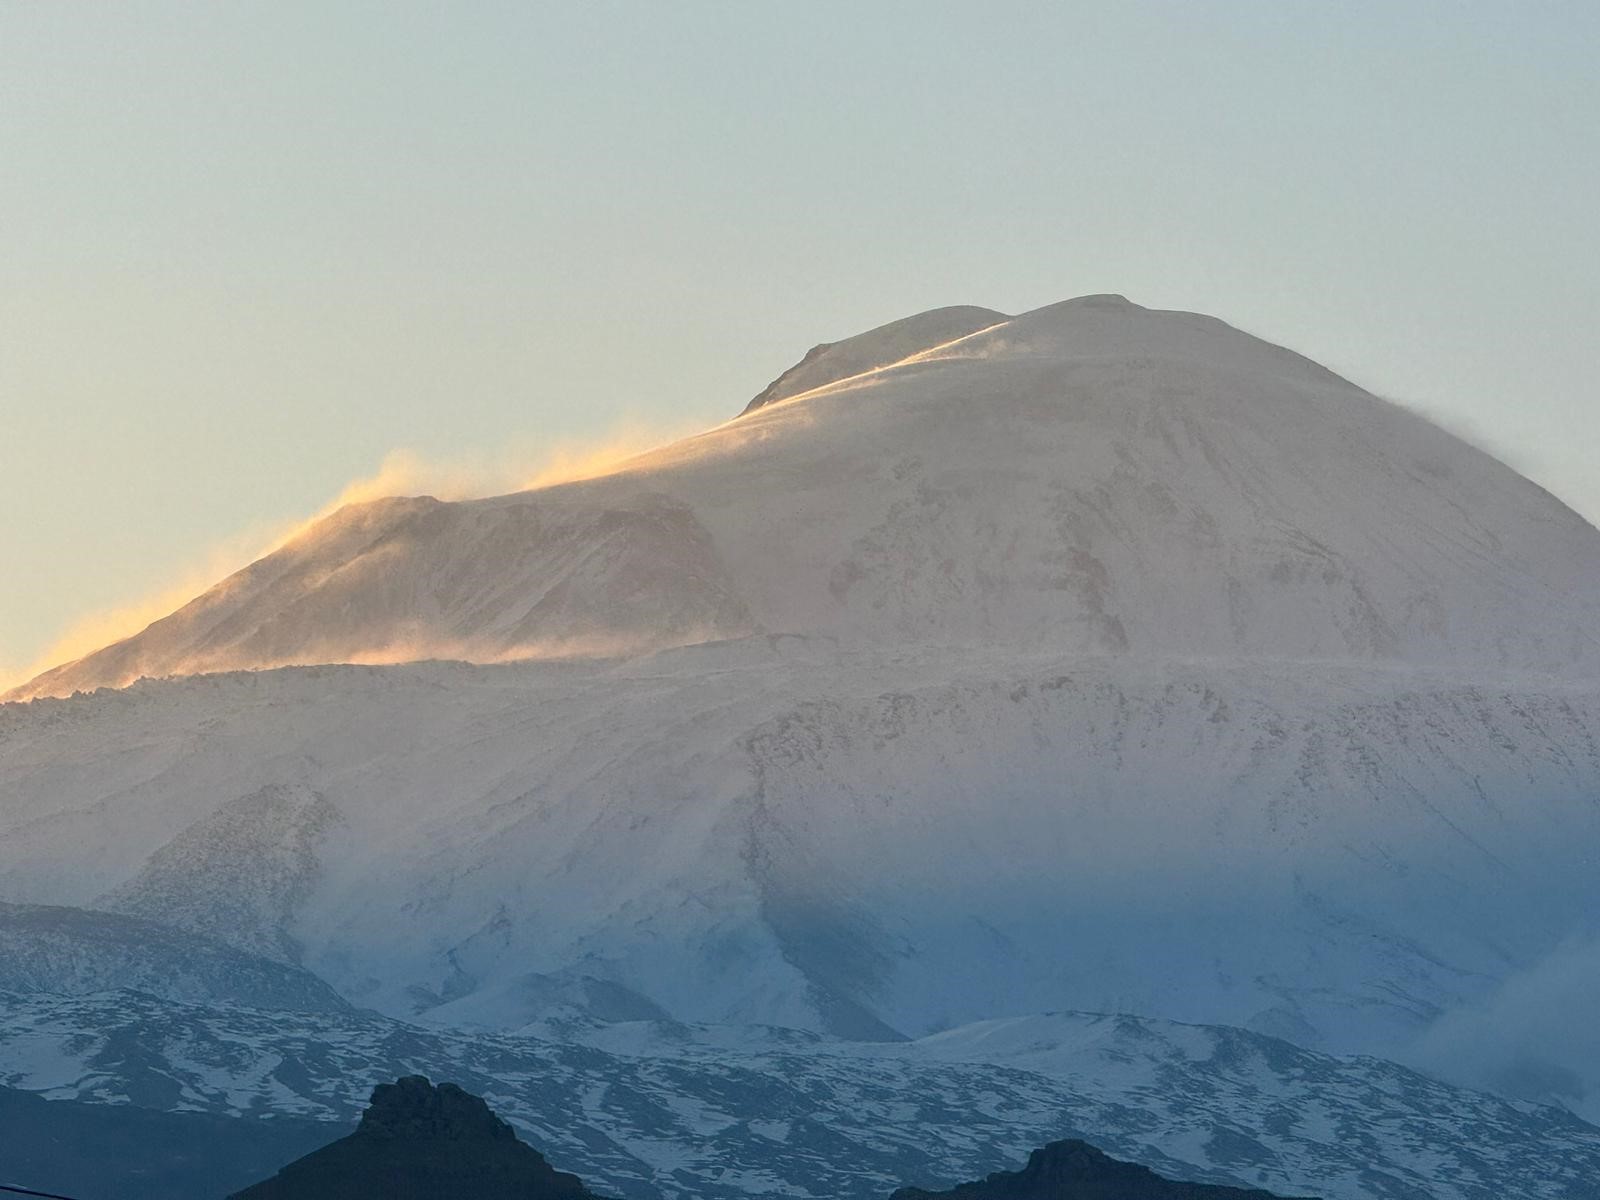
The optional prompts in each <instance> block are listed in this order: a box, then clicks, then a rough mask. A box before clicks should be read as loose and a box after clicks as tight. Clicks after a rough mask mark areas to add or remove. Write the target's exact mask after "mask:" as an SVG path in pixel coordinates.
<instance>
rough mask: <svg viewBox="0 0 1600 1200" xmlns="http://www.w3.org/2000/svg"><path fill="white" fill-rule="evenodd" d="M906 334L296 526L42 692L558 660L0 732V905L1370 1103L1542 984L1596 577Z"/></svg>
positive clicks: (341, 958) (1261, 377)
mask: <svg viewBox="0 0 1600 1200" xmlns="http://www.w3.org/2000/svg"><path fill="white" fill-rule="evenodd" d="M950 311H951V310H942V311H941V313H935V314H928V315H926V316H925V317H924V318H913V319H911V320H910V321H909V322H902V323H899V324H897V325H892V326H886V327H884V329H883V330H879V331H875V333H874V334H869V335H864V336H863V338H860V339H853V340H852V341H851V342H846V343H840V344H839V345H838V346H836V347H834V348H832V349H830V350H827V351H824V352H823V353H821V354H819V355H817V356H815V358H814V359H813V361H812V363H811V364H810V367H808V368H806V370H807V371H811V372H813V373H812V374H805V373H804V372H802V371H801V370H800V369H798V368H797V372H796V375H795V378H796V379H797V380H799V383H797V384H795V386H800V385H802V384H806V383H809V382H811V381H812V380H817V381H820V384H819V385H818V386H813V387H812V388H811V390H808V391H803V392H798V393H796V394H794V395H788V396H787V398H782V396H783V395H786V394H787V393H786V391H785V389H784V388H783V387H779V388H778V389H777V390H776V391H775V392H774V398H773V399H772V401H771V402H770V403H765V404H763V405H762V406H760V407H758V408H756V409H755V410H754V411H752V412H750V413H749V414H748V415H746V416H743V417H740V418H738V419H736V420H733V421H730V422H729V423H728V424H726V425H723V426H720V427H718V428H717V429H714V430H711V431H709V432H708V433H706V434H703V435H701V436H699V437H696V438H691V439H689V440H687V441H685V442H681V443H677V444H675V445H673V446H669V447H667V448H665V449H663V450H660V451H656V452H653V453H651V454H649V455H646V456H644V457H641V458H639V459H636V460H634V461H632V462H631V463H630V464H628V465H626V466H625V467H624V468H623V469H621V470H619V471H618V472H617V473H615V474H613V475H610V476H607V477H604V478H599V479H594V480H589V481H585V482H580V483H573V484H568V485H564V486H560V487H555V488H549V489H545V490H540V491H533V492H526V493H519V494H516V495H511V496H503V497H498V498H494V499H487V500H480V501H473V502H466V503H457V504H442V503H439V502H437V501H433V500H428V499H414V500H390V501H383V502H379V503H377V504H372V505H367V506H364V507H359V508H352V509H347V510H345V511H343V512H341V513H339V514H336V515H335V516H334V517H332V518H330V519H329V520H327V521H326V522H324V523H322V524H321V525H319V526H317V527H315V528H313V529H312V530H311V531H310V532H308V533H307V534H306V535H305V536H304V537H302V538H301V539H299V540H298V541H296V542H295V543H293V544H291V545H289V546H287V547H285V548H284V549H283V550H282V551H280V552H278V553H277V554H274V555H272V556H270V557H268V558H266V559H264V560H262V561H261V562H258V563H256V564H254V565H253V566H251V567H249V568H247V569H246V570H245V571H243V572H241V573H240V574H238V575H236V576H234V577H232V578H231V579H229V580H226V581H224V582H223V583H222V584H221V585H219V586H218V587H217V588H216V589H214V590H213V591H211V592H209V593H207V594H206V595H204V596H202V597H200V598H199V599H197V600H195V601H194V602H193V603H191V604H190V605H189V606H187V607H186V608H184V609H183V610H181V611H180V612H178V613H176V614H174V615H173V616H171V617H169V618H167V619H166V620H164V621H161V622H158V623H156V624H155V625H154V626H152V627H151V628H150V629H149V630H147V631H146V632H145V633H143V634H141V635H139V636H138V637H136V638H133V639H130V640H129V641H127V642H124V643H121V644H119V645H117V646H113V647H110V648H108V649H107V650H104V651H101V652H100V653H98V654H95V655H91V656H89V657H88V658H86V659H84V660H82V661H80V662H78V663H76V664H72V665H69V666H67V667H65V668H61V669H60V670H59V671H58V672H56V673H54V674H53V675H52V676H51V677H48V678H47V679H46V680H45V681H43V682H42V683H40V684H39V689H41V690H57V689H68V690H70V689H71V688H73V687H88V686H92V685H94V684H97V683H107V684H115V683H124V682H126V681H127V680H128V679H130V678H132V677H133V676H136V675H138V674H140V673H155V674H159V673H165V672H184V671H189V670H196V669H201V668H216V667H227V666H244V667H255V666H266V665H271V664H274V663H292V662H296V661H304V660H314V659H317V658H343V659H377V660H384V661H388V660H393V659H397V658H402V657H406V656H407V655H417V654H449V655H460V656H462V657H466V658H476V659H485V660H487V659H501V658H514V657H518V656H536V655H540V654H549V653H563V654H566V655H567V656H568V657H566V658H565V659H563V661H559V662H552V661H528V662H515V663H504V664H502V665H496V666H491V665H477V666H472V665H467V664H465V663H454V664H450V663H421V664H409V665H388V666H315V667H296V668H288V669H280V670H274V671H262V672H257V673H254V674H251V673H244V672H238V673H227V674H217V675H209V676H203V677H198V678H184V679H175V680H171V681H165V682H146V683H142V684H138V685H136V686H132V687H128V688H125V689H123V690H120V691H111V690H103V691H100V692H97V693H95V694H93V695H89V696H81V697H76V698H72V699H68V700H40V701H36V702H34V703H33V704H29V705H12V706H7V707H5V708H4V709H3V710H0V899H8V900H15V901H26V902H33V903H52V904H62V905H77V906H87V907H117V908H119V909H121V910H123V911H126V912H130V913H135V914H138V915H142V916H152V917H156V918H158V919H160V920H162V921H165V922H168V923H171V924H176V925H181V926H185V927H187V928H189V929H191V930H195V931H198V932H202V933H206V934H209V935H211V936H215V937H233V938H235V939H236V940H237V944H239V945H240V946H241V947H242V948H244V949H247V950H251V951H253V952H256V953H258V954H267V955H271V956H274V957H276V958H278V959H281V960H287V961H290V962H298V963H299V964H301V965H303V966H304V967H306V968H308V969H310V970H312V971H314V972H316V973H317V974H319V975H320V976H322V977H323V978H325V979H326V980H328V981H329V982H330V983H332V984H333V985H334V986H335V987H337V988H338V989H339V991H340V992H341V993H342V994H343V995H344V996H345V997H347V998H348V999H351V1000H354V1001H356V1002H358V1003H361V1004H367V1005H371V1006H373V1007H376V1008H379V1009H381V1010H383V1011H385V1012H388V1013H391V1014H396V1015H402V1016H408V1017H409V1016H415V1015H418V1014H427V1015H429V1019H433V1020H437V1021H439V1022H441V1023H452V1024H458V1025H467V1024H474V1025H479V1026H486V1027H496V1028H502V1029H505V1028H515V1027H518V1026H520V1025H522V1024H524V1023H526V1022H528V1021H531V1020H535V1019H538V1018H540V1017H541V1016H544V1015H546V1013H547V1010H549V1009H550V1008H552V1007H560V1006H561V1005H563V1004H568V1003H573V1002H578V1003H580V1004H587V1003H588V999H586V998H595V997H599V998H600V1001H596V1003H600V1002H601V1001H603V1003H604V1005H605V1006H606V1007H607V1008H608V1010H609V1011H613V1012H617V1013H633V1014H642V1013H665V1014H668V1015H670V1016H673V1017H677V1018H686V1019H696V1020H712V1021H721V1022H730V1023H737V1022H750V1021H762V1022H770V1023H774V1024H784V1025H790V1026H797V1027H802V1028H811V1029H824V1030H829V1031H831V1032H835V1033H841V1034H846V1035H849V1036H854V1037H873V1038H891V1037H896V1036H900V1035H907V1036H917V1035H922V1034H926V1033H928V1032H930V1031H933V1030H937V1029H940V1028H944V1027H947V1026H950V1025H954V1024H960V1023H964V1022H969V1021H973V1020H979V1019H984V1018H990V1017H998V1016H1008V1015H1018V1014H1023V1013H1027V1012H1033V1011H1040V1010H1046V1009H1055V1008H1061V1007H1073V1008H1082V1009H1098V1010H1121V1011H1133V1012H1144V1013H1149V1014H1153V1015H1159V1016H1164V1017H1170V1018H1177V1019H1181V1020H1191V1021H1204V1022H1212V1023H1226V1024H1234V1025H1244V1026H1248V1027H1250V1028H1252V1029H1255V1030H1260V1031H1265V1032H1270V1033H1273V1034H1275V1035H1279V1036H1284V1037H1288V1038H1291V1039H1293V1040H1296V1041H1299V1042H1302V1043H1305V1044H1308V1045H1322V1046H1326V1047H1330V1048H1336V1049H1361V1050H1380V1051H1388V1052H1398V1051H1400V1050H1401V1049H1403V1048H1404V1047H1405V1046H1406V1045H1408V1044H1409V1042H1410V1040H1411V1039H1413V1038H1414V1037H1416V1036H1417V1034H1418V1033H1419V1031H1421V1030H1423V1029H1425V1028H1426V1027H1427V1026H1428V1025H1429V1024H1430V1023H1431V1022H1433V1021H1434V1020H1435V1019H1436V1018H1437V1017H1438V1016H1439V1014H1441V1013H1444V1012H1447V1011H1450V1010H1452V1009H1454V1008H1456V1007H1458V1006H1461V1005H1464V1004H1470V1003H1473V1002H1477V1001H1480V1000H1485V999H1486V998H1488V997H1490V996H1491V995H1493V994H1495V991H1496V989H1497V987H1499V986H1500V985H1501V984H1502V983H1503V982H1504V981H1506V980H1508V979H1511V978H1514V977H1515V976H1516V975H1517V974H1518V973H1519V972H1522V971H1524V970H1527V969H1531V968H1532V967H1533V966H1534V965H1535V964H1537V963H1539V962H1541V961H1543V960H1544V959H1546V957H1547V956H1549V955H1550V954H1552V953H1555V952H1556V951H1558V950H1559V949H1560V947H1562V946H1563V945H1568V944H1571V940H1572V939H1575V938H1582V937H1584V936H1592V935H1593V934H1594V933H1595V932H1596V930H1594V929H1593V928H1592V924H1593V922H1594V920H1595V914H1597V913H1600V883H1597V877H1596V873H1595V871H1594V869H1593V861H1592V855H1593V847H1594V846H1596V845H1600V799H1597V797H1600V685H1597V683H1596V677H1597V664H1600V660H1597V651H1596V647H1597V642H1596V637H1597V634H1600V533H1596V531H1595V530H1594V529H1593V528H1591V527H1590V526H1588V525H1587V524H1585V523H1584V522H1583V521H1582V520H1580V519H1579V518H1578V517H1577V516H1575V515H1574V514H1573V513H1572V512H1570V511H1569V510H1568V509H1566V508H1564V507H1563V506H1562V505H1561V504H1559V503H1558V502H1557V501H1555V500H1554V499H1552V498H1551V497H1550V496H1548V495H1547V494H1546V493H1544V492H1542V491H1541V490H1540V489H1538V488H1537V487H1535V486H1534V485H1533V484H1531V483H1529V482H1528V481H1527V480H1525V479H1523V478H1521V477H1520V476H1518V475H1517V474H1516V473H1514V472H1513V471H1511V470H1509V469H1508V468H1506V467H1505V466H1503V465H1501V464H1500V463H1498V462H1496V461H1495V460H1493V459H1492V458H1490V457H1488V456H1487V455H1485V454H1483V453H1481V452H1479V451H1478V450H1476V449H1474V448H1472V447H1471V446H1468V445H1466V444H1465V443H1463V442H1461V441H1459V440H1458V439H1456V438H1454V437H1452V436H1450V435H1449V434H1446V433H1444V432H1442V431H1440V430H1438V429H1436V428H1434V427H1433V426H1431V425H1429V424H1427V423H1426V422H1424V421H1422V420H1420V419H1419V418H1417V417H1415V416H1413V415H1411V414H1409V413H1407V412H1405V411H1403V410H1401V409H1399V408H1396V407H1394V406H1392V405H1390V404H1387V403H1385V402H1383V401H1381V400H1378V399H1376V398H1375V397H1373V396H1371V395H1369V394H1367V393H1365V392H1363V391H1361V390H1360V389H1358V388H1355V387H1353V386H1352V385H1350V384H1348V383H1346V382H1344V381H1342V380H1340V379H1338V378H1337V377H1336V376H1334V375H1332V374H1330V373H1329V372H1327V371H1325V370H1323V369H1322V368H1320V367H1318V366H1316V365H1315V364H1314V363H1311V362H1308V361H1307V360H1305V359H1303V358H1301V357H1299V356H1297V355H1295V354H1292V353H1290V352H1288V351H1286V350H1282V349H1280V348H1277V347H1274V346H1271V345H1268V344H1266V343H1263V342H1261V341H1259V340H1257V339H1255V338H1252V337H1250V336H1248V335H1246V334H1243V333H1240V332H1239V331H1237V330H1234V329H1232V328H1230V327H1228V326H1227V325H1224V324H1222V323H1221V322H1219V321H1216V320H1213V319H1210V318H1206V317H1199V316H1194V315H1191V314H1185V313H1169V312H1154V311H1149V310H1146V309H1143V308H1140V307H1138V306H1136V305H1133V304H1129V303H1128V302H1126V301H1124V300H1121V299H1120V298H1116V297H1089V298H1085V299H1081V300H1076V301H1069V302H1067V303H1065V304H1060V305H1055V306H1052V307H1050V308H1046V309H1041V310H1039V311H1037V312H1033V313H1029V314H1026V315H1023V316H1020V317H1016V318H1012V319H1000V318H996V314H991V313H987V312H982V311H974V310H956V312H957V316H956V317H950V316H949V313H950ZM963 314H964V315H963ZM991 318H996V319H995V320H991ZM875 339H876V340H877V342H881V345H876V344H875ZM836 352H837V353H836ZM830 355H832V356H833V358H830ZM896 356H899V357H896ZM835 359H836V360H837V361H835ZM885 364H887V365H885ZM780 383H781V381H780ZM691 643H692V644H691ZM585 649H587V650H589V651H591V652H592V653H591V655H590V656H589V657H575V656H574V655H575V654H577V653H578V652H581V651H583V650H585ZM230 881H241V882H242V884H243V886H239V887H233V886H232V884H231V882H230ZM224 896H226V902H227V905H228V907H227V910H226V911H227V919H226V921H225V922H223V923H221V924H218V923H217V922H215V921H211V922H210V923H208V920H209V918H208V917H207V914H213V913H215V912H216V911H218V909H217V906H218V904H219V902H220V901H221V898H223V897H224ZM224 925H225V928H224ZM229 931H233V932H231V933H230V932H229ZM1579 1075H1580V1076H1581V1078H1579V1079H1578V1080H1577V1081H1576V1082H1570V1081H1569V1082H1570V1086H1569V1084H1567V1083H1564V1084H1563V1086H1564V1087H1569V1090H1568V1091H1567V1092H1566V1093H1565V1095H1566V1096H1567V1098H1568V1099H1569V1101H1570V1102H1573V1103H1575V1104H1578V1105H1584V1104H1591V1105H1600V1100H1596V1097H1597V1096H1600V1091H1595V1090H1592V1089H1593V1088H1595V1087H1600V1063H1597V1064H1595V1067H1594V1071H1593V1072H1592V1073H1590V1074H1583V1072H1582V1071H1580V1072H1579ZM1529 1077H1530V1078H1533V1077H1538V1076H1537V1072H1535V1073H1534V1074H1533V1075H1530V1076H1529ZM1585 1089H1591V1090H1585ZM1586 1111H1592V1110H1587V1109H1586Z"/></svg>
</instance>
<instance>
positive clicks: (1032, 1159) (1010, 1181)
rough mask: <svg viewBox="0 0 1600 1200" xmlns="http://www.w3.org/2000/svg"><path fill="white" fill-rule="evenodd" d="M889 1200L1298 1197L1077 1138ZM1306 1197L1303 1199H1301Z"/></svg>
mask: <svg viewBox="0 0 1600 1200" xmlns="http://www.w3.org/2000/svg"><path fill="white" fill-rule="evenodd" d="M890 1200H1295V1198H1292V1197H1279V1196H1277V1195H1276V1194H1275V1193H1272V1192H1263V1191H1258V1190H1256V1189H1254V1188H1235V1187H1220V1186H1217V1185H1215V1184H1209V1183H1179V1182H1177V1181H1175V1180H1171V1179H1164V1178H1162V1177H1161V1176H1160V1175H1157V1174H1156V1173H1155V1172H1154V1171H1152V1170H1150V1169H1149V1168H1148V1167H1141V1166H1138V1165H1137V1164H1135V1163H1126V1162H1119V1161H1118V1160H1117V1159H1114V1158H1110V1157H1108V1156H1107V1155H1105V1154H1102V1153H1101V1152H1100V1151H1099V1150H1096V1149H1095V1148H1094V1147H1093V1146H1091V1145H1089V1143H1087V1142H1080V1141H1077V1140H1071V1141H1064V1142H1052V1143H1050V1145H1048V1146H1046V1147H1044V1149H1042V1150H1035V1151H1034V1152H1033V1153H1032V1154H1030V1155H1029V1156H1028V1165H1027V1166H1025V1167H1023V1168H1022V1170H1020V1171H998V1172H996V1173H995V1174H993V1175H990V1176H989V1177H988V1178H987V1179H985V1180H983V1181H982V1182H979V1183H963V1184H961V1185H960V1186H959V1187H954V1188H951V1189H950V1190H949V1191H948V1192H927V1191H923V1190H922V1189H921V1188H909V1187H908V1188H901V1189H900V1190H899V1191H897V1192H895V1193H894V1195H893V1196H892V1197H891V1198H890ZM1301 1200H1304V1198H1301Z"/></svg>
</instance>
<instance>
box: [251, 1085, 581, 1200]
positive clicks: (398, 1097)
mask: <svg viewBox="0 0 1600 1200" xmlns="http://www.w3.org/2000/svg"><path fill="white" fill-rule="evenodd" d="M446 1196H461V1197H469V1196H470V1197H472V1200H546V1198H549V1200H590V1197H591V1193H590V1192H589V1191H588V1190H587V1189H586V1188H585V1187H584V1186H583V1181H582V1180H581V1179H579V1178H578V1177H577V1176H576V1175H569V1174H567V1173H566V1172H564V1171H557V1170H556V1169H555V1168H554V1167H552V1166H551V1165H550V1164H549V1163H548V1162H546V1161H545V1158H544V1155H542V1154H540V1153H539V1152H538V1151H537V1150H535V1149H534V1148H533V1147H532V1146H529V1145H527V1144H526V1143H525V1142H521V1141H519V1140H518V1139H517V1135H516V1131H515V1130H513V1129H512V1128H511V1126H509V1125H507V1124H506V1123H505V1122H504V1121H502V1120H501V1119H500V1118H499V1117H497V1116H495V1115H494V1113H493V1112H491V1111H490V1110H489V1106H488V1105H487V1104H485V1103H484V1102H483V1101H482V1100H481V1099H479V1098H478V1097H477V1096H474V1095H471V1094H470V1093H468V1092H464V1091H462V1090H461V1089H460V1088H458V1087H456V1086H455V1084H453V1083H441V1084H440V1085H439V1086H438V1087H435V1086H434V1085H433V1084H432V1083H430V1082H429V1081H428V1080H427V1079H425V1078H423V1077H422V1076H420V1075H408V1076H406V1077H405V1078H403V1079H401V1080H399V1081H398V1082H396V1083H385V1084H380V1085H379V1086H378V1087H377V1088H375V1089H374V1090H373V1093H372V1102H371V1105H370V1107H369V1108H368V1109H367V1111H366V1113H365V1114H364V1115H363V1116H362V1118H361V1124H360V1125H359V1126H358V1127H357V1128H356V1131H355V1132H354V1133H352V1134H351V1135H350V1136H349V1137H347V1138H342V1139H341V1140H339V1141H337V1142H334V1143H333V1144H332V1145H329V1146H324V1147H323V1148H322V1149H320V1150H316V1151H313V1152H312V1153H310V1154H308V1155H306V1156H305V1157H304V1158H302V1159H299V1160H297V1161H296V1162H292V1163H290V1164H289V1165H288V1166H287V1167H284V1168H283V1170H281V1171H279V1172H278V1173H277V1175H275V1176H274V1177H273V1178H271V1179H268V1180H265V1181H264V1182H262V1183H258V1184H256V1185H254V1186H253V1187H248V1188H246V1189H245V1190H244V1191H242V1192H238V1193H236V1194H235V1195H234V1196H233V1197H231V1198H230V1200H369V1198H370V1200H440V1198H441V1197H446Z"/></svg>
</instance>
